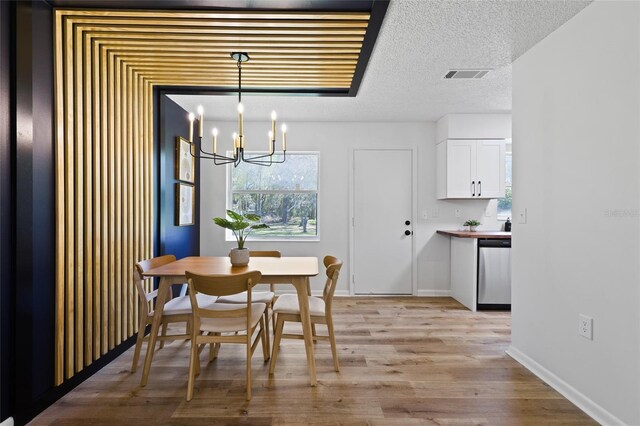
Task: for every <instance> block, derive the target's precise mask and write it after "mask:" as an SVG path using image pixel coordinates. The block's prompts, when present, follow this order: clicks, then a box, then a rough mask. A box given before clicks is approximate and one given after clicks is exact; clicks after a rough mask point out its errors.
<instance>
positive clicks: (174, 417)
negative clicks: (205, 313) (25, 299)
mask: <svg viewBox="0 0 640 426" xmlns="http://www.w3.org/2000/svg"><path fill="white" fill-rule="evenodd" d="M334 306H335V307H334V309H335V311H334V321H335V324H336V335H337V341H338V353H339V356H340V366H341V372H340V373H335V372H334V370H333V363H332V360H331V350H330V347H329V344H328V342H319V343H317V344H316V360H317V367H318V386H317V387H315V388H312V387H310V386H309V385H308V376H307V371H306V359H305V354H304V343H303V342H302V341H299V340H284V341H283V342H282V345H281V352H280V356H279V358H278V364H277V368H276V373H275V375H274V376H273V377H272V378H270V377H269V375H268V370H269V366H268V364H265V363H263V361H262V355H261V353H260V352H261V351H260V350H258V351H256V354H255V356H254V358H253V364H252V365H253V377H254V379H253V398H252V400H251V401H250V402H247V401H246V400H245V388H244V386H245V364H244V359H245V358H244V356H245V355H244V352H243V351H244V347H242V346H237V345H226V346H224V345H223V347H222V348H221V350H220V354H219V357H218V359H217V360H215V361H214V362H212V363H210V364H208V365H207V364H206V361H205V359H207V360H208V354H209V353H208V349H207V350H205V351H203V353H202V356H201V359H202V360H203V362H202V370H201V374H200V376H199V377H198V378H197V380H196V385H195V392H194V398H193V400H192V401H191V402H186V400H185V395H186V386H187V369H188V357H189V350H188V348H189V343H188V342H173V343H170V344H167V345H166V346H165V347H164V348H163V349H161V350H159V351H157V352H156V356H155V357H154V360H153V366H152V369H151V374H150V376H149V383H148V385H147V386H146V387H144V388H142V387H140V384H139V383H140V374H141V372H142V368H141V367H139V368H138V372H137V373H136V374H131V373H130V371H129V369H130V367H131V358H132V354H133V348H132V349H130V350H129V351H127V352H126V353H124V354H123V355H122V356H120V357H119V358H118V359H116V360H115V361H114V362H112V363H111V364H109V365H108V366H107V367H105V368H104V369H102V370H101V371H100V372H98V373H97V374H95V375H94V376H93V377H91V378H90V379H88V380H87V381H86V382H84V383H82V384H81V385H80V386H78V387H77V388H76V389H74V390H73V391H72V392H70V393H69V394H67V395H66V396H65V397H63V398H62V399H60V400H59V401H58V402H57V403H56V404H54V405H53V406H51V407H49V408H48V409H47V410H46V411H44V412H43V413H42V414H41V415H40V416H38V417H37V418H36V419H34V421H33V422H32V424H35V425H49V424H55V425H95V424H100V425H114V424H120V425H126V426H133V425H201V424H202V425H204V424H206V425H219V424H247V425H304V424H323V425H425V424H426V425H452V424H455V425H458V424H462V425H551V424H563V425H589V424H595V423H594V422H593V421H592V420H591V419H590V418H589V417H588V416H587V415H585V414H584V413H583V412H582V411H580V410H579V409H578V408H577V407H575V406H574V405H573V404H572V403H570V402H569V401H568V400H566V399H565V398H564V397H562V395H560V394H559V393H557V392H556V391H554V390H553V389H551V388H550V387H549V386H547V385H546V384H545V383H543V382H542V381H541V380H539V379H538V378H536V377H535V376H534V375H533V374H532V373H530V372H529V371H528V370H526V369H525V368H524V367H522V366H521V365H520V364H518V363H517V362H515V361H514V360H512V359H511V358H510V357H509V356H508V355H506V354H505V349H507V347H508V345H509V341H510V317H511V316H510V314H509V313H504V312H477V313H474V312H470V311H468V310H466V309H465V308H463V307H462V306H461V305H460V304H458V303H457V302H456V301H455V300H453V299H451V298H400V297H393V298H339V299H336V300H335V302H334ZM292 326H295V325H292ZM291 329H293V327H292V328H291ZM324 331H325V330H323V329H322V328H321V326H318V333H319V334H321V333H323V332H324ZM145 348H146V346H145ZM143 351H144V349H143ZM141 361H142V360H141Z"/></svg>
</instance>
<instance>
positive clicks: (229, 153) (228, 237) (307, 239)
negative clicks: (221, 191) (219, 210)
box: [225, 151, 320, 243]
mask: <svg viewBox="0 0 640 426" xmlns="http://www.w3.org/2000/svg"><path fill="white" fill-rule="evenodd" d="M265 153H266V151H247V152H246V154H247V155H249V154H250V155H253V154H265ZM226 155H227V156H233V151H227V154H226ZM287 155H315V156H316V158H317V159H318V167H317V168H316V190H315V191H313V190H309V189H301V190H298V191H296V190H263V191H250V190H244V189H243V190H238V191H234V192H237V193H245V194H251V193H255V192H262V193H265V194H291V193H295V194H317V198H316V235H314V236H309V237H304V236H292V237H284V236H280V237H273V238H269V237H257V238H256V237H254V236H253V235H250V236H249V238H247V241H256V242H271V241H273V242H297V243H301V242H310V243H311V242H319V241H320V151H291V152H287ZM232 171H233V164H227V187H226V192H227V196H226V198H227V199H226V207H225V212H226V211H227V210H228V209H229V208H230V207H229V206H231V204H232V202H231V200H232V195H231V192H232V191H231V172H232ZM225 241H227V242H236V238H235V237H234V236H233V233H232V232H231V231H230V230H228V229H225Z"/></svg>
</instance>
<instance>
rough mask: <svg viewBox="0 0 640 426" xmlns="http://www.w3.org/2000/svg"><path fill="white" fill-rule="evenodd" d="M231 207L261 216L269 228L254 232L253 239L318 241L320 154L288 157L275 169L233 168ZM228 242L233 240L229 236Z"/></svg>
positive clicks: (258, 167) (229, 202)
mask: <svg viewBox="0 0 640 426" xmlns="http://www.w3.org/2000/svg"><path fill="white" fill-rule="evenodd" d="M256 154H258V153H249V152H247V153H246V155H248V156H250V155H256ZM274 158H275V156H274ZM227 206H228V208H230V209H232V210H235V211H241V212H244V213H254V214H257V215H259V216H261V217H262V222H264V223H266V224H267V225H269V228H268V229H258V230H256V231H254V232H253V233H252V234H251V237H250V239H253V240H305V239H309V240H317V239H318V153H317V152H298V153H287V161H285V162H284V163H282V164H273V165H271V167H264V166H257V165H253V164H248V163H244V162H243V163H240V165H238V167H233V166H232V165H230V166H229V175H228V197H227ZM227 239H228V240H230V239H232V235H231V234H230V233H229V232H228V233H227Z"/></svg>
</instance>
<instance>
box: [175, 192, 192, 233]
mask: <svg viewBox="0 0 640 426" xmlns="http://www.w3.org/2000/svg"><path fill="white" fill-rule="evenodd" d="M195 203H196V194H195V186H193V185H186V184H184V183H176V225H177V226H187V225H193V224H194V223H195V217H194V212H195V205H196V204H195Z"/></svg>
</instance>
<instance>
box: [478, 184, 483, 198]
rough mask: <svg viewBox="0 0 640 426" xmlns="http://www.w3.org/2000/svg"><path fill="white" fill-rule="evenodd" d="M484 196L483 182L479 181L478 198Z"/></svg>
mask: <svg viewBox="0 0 640 426" xmlns="http://www.w3.org/2000/svg"><path fill="white" fill-rule="evenodd" d="M481 195H482V182H481V181H478V197H479V196H481Z"/></svg>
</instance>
